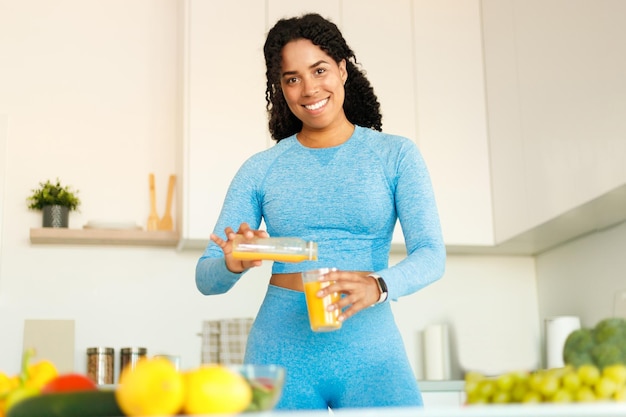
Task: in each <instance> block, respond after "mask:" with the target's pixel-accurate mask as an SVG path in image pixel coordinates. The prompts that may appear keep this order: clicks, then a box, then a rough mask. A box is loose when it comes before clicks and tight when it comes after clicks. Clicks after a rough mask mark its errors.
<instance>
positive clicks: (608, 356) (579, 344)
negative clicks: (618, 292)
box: [563, 318, 626, 369]
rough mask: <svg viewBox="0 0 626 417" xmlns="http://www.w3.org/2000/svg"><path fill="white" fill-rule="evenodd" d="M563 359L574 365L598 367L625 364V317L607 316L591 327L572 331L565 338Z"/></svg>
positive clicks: (567, 363)
mask: <svg viewBox="0 0 626 417" xmlns="http://www.w3.org/2000/svg"><path fill="white" fill-rule="evenodd" d="M563 361H564V362H565V364H566V365H572V366H574V367H578V366H581V365H585V364H589V365H595V366H597V367H598V368H599V369H603V368H604V367H606V366H609V365H614V364H619V363H621V364H626V319H624V318H608V319H604V320H602V321H600V322H599V323H598V324H596V326H595V327H594V328H593V329H579V330H576V331H573V332H572V333H570V335H569V336H568V337H567V339H566V340H565V347H564V348H563Z"/></svg>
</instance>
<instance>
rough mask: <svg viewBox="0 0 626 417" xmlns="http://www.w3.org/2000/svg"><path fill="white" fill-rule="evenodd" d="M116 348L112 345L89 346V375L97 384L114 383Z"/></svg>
mask: <svg viewBox="0 0 626 417" xmlns="http://www.w3.org/2000/svg"><path fill="white" fill-rule="evenodd" d="M114 361H115V350H114V349H113V348H110V347H91V348H87V377H88V378H89V379H91V380H92V381H93V382H94V383H95V384H97V385H107V384H112V383H113V372H114Z"/></svg>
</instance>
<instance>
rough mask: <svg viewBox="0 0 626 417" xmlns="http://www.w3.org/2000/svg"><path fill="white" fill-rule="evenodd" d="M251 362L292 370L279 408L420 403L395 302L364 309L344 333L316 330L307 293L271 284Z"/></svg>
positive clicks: (251, 340)
mask: <svg viewBox="0 0 626 417" xmlns="http://www.w3.org/2000/svg"><path fill="white" fill-rule="evenodd" d="M245 362H246V363H255V364H278V365H282V366H284V367H285V368H286V370H287V372H286V378H285V386H284V389H283V395H282V397H281V400H280V402H279V403H278V405H277V408H278V409H283V410H296V409H328V408H329V407H330V408H331V409H333V408H347V407H350V408H355V407H383V406H397V407H399V406H421V405H422V395H421V393H420V391H419V389H418V387H417V381H416V378H415V376H414V374H413V371H412V369H411V367H410V364H409V362H408V359H407V356H406V351H405V348H404V343H403V341H402V338H401V336H400V333H399V331H398V328H397V326H396V324H395V321H394V319H393V314H392V311H391V306H390V305H389V303H383V304H380V305H376V306H374V307H371V308H368V309H365V310H361V311H360V312H358V313H357V314H356V315H354V316H352V317H351V318H350V319H348V320H347V321H345V322H344V323H343V326H342V328H341V329H339V330H336V331H333V332H328V333H315V332H313V331H311V328H310V327H309V319H308V316H307V310H306V301H305V298H304V294H303V293H302V292H299V291H293V290H289V289H285V288H280V287H276V286H273V285H270V286H269V287H268V291H267V294H266V296H265V300H264V301H263V303H262V305H261V308H260V310H259V313H258V315H257V317H256V319H255V321H254V324H253V325H252V329H251V330H250V334H249V336H248V344H247V347H246V355H245Z"/></svg>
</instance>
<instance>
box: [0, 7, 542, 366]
mask: <svg viewBox="0 0 626 417" xmlns="http://www.w3.org/2000/svg"><path fill="white" fill-rule="evenodd" d="M0 10H1V11H2V13H0V56H2V57H3V62H2V65H0V115H2V114H5V115H7V121H8V122H7V124H8V128H7V136H6V158H3V155H2V146H1V145H0V161H2V166H0V181H2V184H3V185H4V192H3V194H1V195H2V197H3V198H2V203H1V206H0V213H1V214H2V217H1V218H0V232H1V235H0V244H1V247H0V334H1V335H2V336H1V342H0V370H2V371H4V372H8V373H14V372H17V370H18V367H19V360H20V355H21V351H22V334H23V324H24V320H25V319H74V320H76V341H75V348H76V352H75V360H74V363H75V369H76V370H78V371H83V370H84V369H85V360H86V359H85V349H86V348H87V347H90V346H101V345H106V346H111V347H114V348H116V351H117V350H119V348H121V347H125V346H145V347H147V348H148V349H149V353H160V352H163V353H172V354H179V355H181V357H182V365H183V367H190V366H194V365H196V364H198V363H199V361H200V346H201V340H200V338H199V337H198V336H197V333H198V332H200V330H201V324H202V321H203V320H207V319H212V318H222V317H245V316H253V315H254V314H255V312H256V310H257V308H258V306H259V304H260V302H261V299H262V297H263V292H264V288H265V286H266V284H267V278H268V275H269V269H268V267H269V265H267V266H265V267H263V269H262V270H259V271H255V273H253V274H250V275H249V276H246V278H245V280H244V281H242V282H241V283H239V284H238V285H237V286H236V287H235V288H234V289H233V290H232V291H231V292H229V293H228V294H225V295H221V296H213V297H204V296H202V295H201V294H199V293H198V291H197V290H196V288H195V283H194V268H195V263H196V260H197V258H198V256H199V255H200V253H199V252H193V251H189V252H176V250H174V249H163V248H148V247H146V248H144V247H116V246H62V245H31V244H30V242H29V239H28V233H29V229H30V228H32V227H39V226H40V224H41V214H40V213H37V212H30V211H28V209H27V204H26V197H27V196H28V195H29V194H30V190H31V189H32V188H34V187H36V186H37V184H38V182H39V181H43V180H46V179H55V178H56V177H59V178H60V179H61V180H62V181H63V182H64V183H67V184H70V185H72V186H73V187H75V188H77V189H79V190H80V194H79V195H80V197H81V199H82V200H83V206H82V208H81V211H80V212H78V213H72V214H71V216H70V227H72V228H81V227H82V226H83V225H84V224H85V223H86V222H87V221H89V220H92V219H105V220H124V221H132V222H136V223H137V224H139V225H141V226H145V221H146V219H147V216H148V211H149V207H148V173H149V172H154V173H155V174H156V180H157V199H158V207H159V210H161V211H162V207H163V204H164V199H165V188H166V179H167V176H168V175H169V174H170V173H173V172H175V170H176V168H177V167H175V163H176V157H175V155H176V152H177V149H176V147H177V143H178V141H179V139H180V138H179V133H180V122H179V120H180V118H179V114H178V112H179V107H178V105H179V94H180V82H179V81H180V74H179V72H178V71H179V69H178V60H179V57H180V55H179V52H180V51H179V50H178V39H177V34H178V27H177V21H178V20H177V2H174V1H171V0H133V1H132V2H128V1H125V0H100V1H97V0H94V1H90V2H85V1H82V0H65V1H59V2H48V1H46V0H0ZM219 59H225V57H219ZM259 106H264V100H263V97H259ZM224 111H225V112H226V111H231V110H229V109H227V108H226V107H225V110H224ZM0 125H1V124H0ZM1 138H2V132H1V128H0V139H1ZM451 169H453V168H451ZM179 184H180V182H179ZM0 191H2V189H1V188H0ZM214 220H215V219H209V218H207V222H210V223H212V222H213V221H214ZM398 260H399V258H398V257H397V256H394V257H393V258H392V263H395V262H397V261H398ZM507 307H511V308H510V309H508V310H507ZM394 309H395V310H396V311H397V313H398V315H397V321H398V325H399V326H400V328H401V330H402V332H403V335H404V338H405V341H406V343H407V349H408V351H409V357H410V359H411V360H412V363H413V364H414V366H415V369H416V373H417V374H418V376H419V375H420V373H421V358H420V356H419V355H420V349H419V339H418V335H419V332H420V331H421V330H423V328H424V327H425V326H426V325H428V324H431V323H439V322H446V323H449V324H450V326H451V328H452V331H453V333H452V339H453V341H457V342H459V343H458V344H459V346H457V347H456V348H455V352H454V355H453V356H454V363H455V375H453V376H456V377H458V376H459V375H460V370H459V359H458V357H459V356H462V357H463V358H465V360H466V361H468V362H469V364H470V365H468V366H475V367H483V366H485V365H484V364H485V363H486V362H487V361H488V360H489V359H490V358H496V359H497V361H496V362H495V363H496V364H497V366H498V367H501V368H502V367H517V366H518V365H519V364H520V363H524V364H527V363H528V364H530V365H532V364H533V363H536V362H537V360H538V359H537V358H538V352H537V351H538V344H537V343H538V342H537V340H538V338H539V321H538V318H537V294H536V285H535V271H534V259H532V258H528V257H483V256H475V257H472V256H467V257H465V256H450V257H449V261H448V266H447V272H446V275H445V277H444V278H443V279H442V280H441V281H440V282H438V283H436V284H434V285H433V286H431V287H429V288H427V289H425V290H423V291H422V292H420V293H418V294H414V295H412V296H410V297H406V298H404V299H401V300H400V302H398V303H397V304H395V305H394ZM520 312H521V313H522V314H519V313H520ZM520 329H521V330H520ZM503 335H504V336H505V337H502V336H503ZM519 340H522V342H521V343H518V342H519ZM461 345H462V346H461ZM465 346H469V351H467V353H465V354H463V355H458V352H456V349H457V348H459V347H461V348H464V347H465ZM507 352H509V354H508V355H507ZM512 352H518V353H519V354H518V353H512Z"/></svg>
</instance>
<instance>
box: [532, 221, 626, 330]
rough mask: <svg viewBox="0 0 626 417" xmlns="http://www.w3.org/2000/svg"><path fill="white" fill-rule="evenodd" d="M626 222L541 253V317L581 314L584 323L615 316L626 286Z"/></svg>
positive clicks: (586, 325)
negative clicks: (618, 298)
mask: <svg viewBox="0 0 626 417" xmlns="http://www.w3.org/2000/svg"><path fill="white" fill-rule="evenodd" d="M624 248H626V223H622V224H619V225H617V226H614V227H611V228H609V229H606V230H602V231H598V232H596V233H593V234H591V235H588V236H585V237H583V238H580V239H577V240H575V241H573V242H570V243H569V244H567V245H563V246H560V247H558V248H555V249H553V250H551V251H548V252H545V253H543V254H541V255H539V256H538V257H537V276H538V284H537V287H538V289H539V308H540V317H541V319H542V320H544V319H545V318H547V317H551V316H559V315H575V316H580V318H581V324H582V326H583V327H593V326H595V325H596V324H597V323H598V321H600V320H602V319H604V318H607V317H612V316H613V308H614V300H615V294H616V293H617V292H621V291H624V290H626V257H625V256H624V254H625V252H624Z"/></svg>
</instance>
